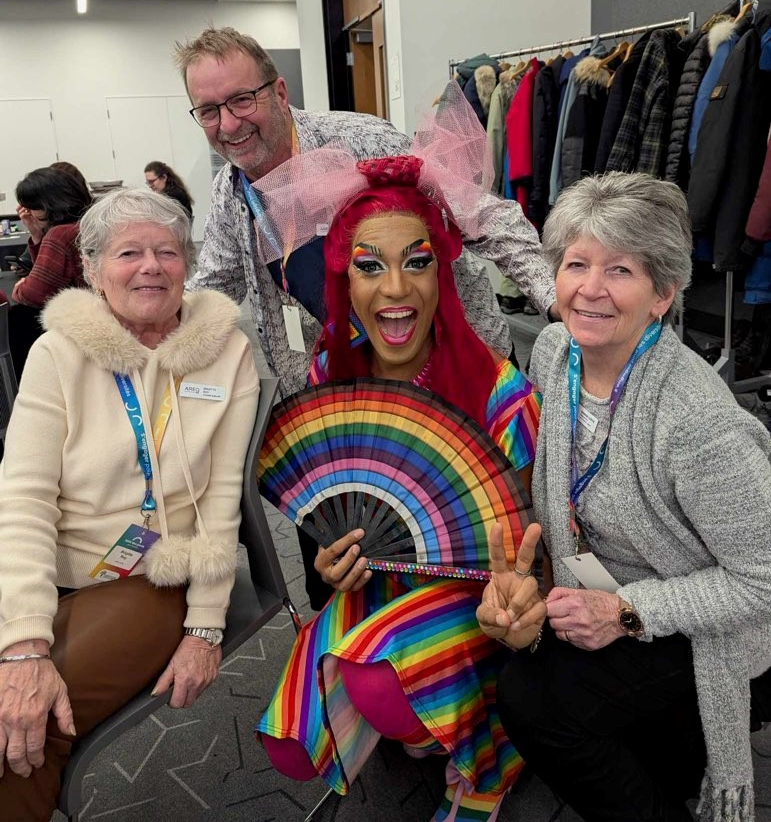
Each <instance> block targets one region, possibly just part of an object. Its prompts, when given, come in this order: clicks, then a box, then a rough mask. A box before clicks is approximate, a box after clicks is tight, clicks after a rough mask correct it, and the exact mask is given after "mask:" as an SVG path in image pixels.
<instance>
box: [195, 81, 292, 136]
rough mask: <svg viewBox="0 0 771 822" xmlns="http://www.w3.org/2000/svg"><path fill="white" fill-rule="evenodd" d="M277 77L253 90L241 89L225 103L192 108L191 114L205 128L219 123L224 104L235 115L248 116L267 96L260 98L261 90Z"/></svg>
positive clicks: (270, 84)
mask: <svg viewBox="0 0 771 822" xmlns="http://www.w3.org/2000/svg"><path fill="white" fill-rule="evenodd" d="M277 79H278V78H277V77H274V78H273V79H272V80H268V82H267V83H263V84H262V85H261V86H259V87H258V88H255V89H252V90H251V91H241V92H239V93H238V94H234V95H233V96H232V97H228V99H227V100H225V102H224V103H206V105H203V106H196V107H195V108H191V109H190V114H191V115H192V117H193V119H194V120H195V121H196V123H198V125H199V126H203V127H204V128H207V127H208V126H214V125H217V124H218V123H219V121H220V109H221V108H222V106H225V108H227V110H228V111H229V112H230V113H231V114H232V115H233V116H234V117H248V116H249V115H250V114H254V112H255V111H257V104H258V103H259V102H261V101H262V99H264V97H265V95H263V96H262V98H260V100H258V99H257V95H258V94H259V93H260V92H261V91H265V89H266V88H268V86H272V85H273V83H275V82H276V80H277Z"/></svg>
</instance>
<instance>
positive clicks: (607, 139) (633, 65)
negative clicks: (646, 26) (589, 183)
mask: <svg viewBox="0 0 771 822" xmlns="http://www.w3.org/2000/svg"><path fill="white" fill-rule="evenodd" d="M650 36H651V35H650V32H647V33H646V34H643V36H642V37H641V38H640V39H639V40H638V41H637V42H636V43H635V44H634V45H633V46H632V51H631V53H630V54H629V56H628V57H627V59H626V60H624V62H623V63H622V64H621V65H620V66H619V67H618V68H617V69H616V73H615V74H614V75H613V83H612V84H611V86H610V93H609V95H608V104H607V106H606V107H605V116H604V117H603V119H602V128H601V129H600V142H599V144H598V145H597V156H596V157H595V160H594V170H595V172H596V173H598V174H602V172H604V171H605V167H606V166H607V164H608V157H610V152H611V151H612V150H613V143H614V142H615V140H616V135H617V134H618V130H619V128H620V126H621V121H622V120H623V119H624V114H625V113H626V107H627V105H628V103H629V98H630V97H631V96H632V89H633V88H634V81H635V77H636V76H637V70H638V69H639V68H640V63H641V62H642V58H643V54H645V48H646V46H647V45H648V40H649V39H650Z"/></svg>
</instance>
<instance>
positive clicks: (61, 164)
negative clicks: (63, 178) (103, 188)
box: [49, 160, 90, 190]
mask: <svg viewBox="0 0 771 822" xmlns="http://www.w3.org/2000/svg"><path fill="white" fill-rule="evenodd" d="M49 168H54V169H56V170H57V171H63V172H64V173H65V174H71V175H72V176H73V177H74V178H75V179H76V180H77V181H78V182H79V183H80V184H81V185H82V186H83V188H85V189H89V186H88V183H87V182H86V178H85V177H84V176H83V172H82V171H81V170H80V169H79V168H78V167H77V166H76V165H74V164H73V163H68V162H67V161H66V160H57V161H56V162H55V163H51V165H50V166H49ZM89 190H90V189H89Z"/></svg>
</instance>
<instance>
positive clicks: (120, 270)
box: [0, 189, 259, 822]
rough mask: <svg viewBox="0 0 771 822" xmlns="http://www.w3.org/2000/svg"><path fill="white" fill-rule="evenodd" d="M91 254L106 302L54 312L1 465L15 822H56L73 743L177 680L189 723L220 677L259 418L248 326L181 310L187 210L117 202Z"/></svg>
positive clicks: (3, 698) (3, 634)
mask: <svg viewBox="0 0 771 822" xmlns="http://www.w3.org/2000/svg"><path fill="white" fill-rule="evenodd" d="M80 243H81V247H82V252H83V264H84V268H85V273H86V278H87V280H88V282H89V284H90V286H91V290H88V291H87V290H83V289H68V290H66V291H63V292H62V293H61V294H58V295H57V296H56V297H54V298H53V299H52V300H50V301H49V303H48V304H47V306H46V308H45V310H44V312H43V325H44V326H45V328H46V333H45V334H43V336H42V337H41V338H40V339H39V340H38V341H37V342H36V343H35V345H34V346H33V347H32V350H31V352H30V355H29V359H28V362H27V367H26V369H25V371H24V376H23V377H22V380H21V385H20V387H19V394H18V396H17V398H16V402H15V404H14V408H13V414H12V416H11V421H10V425H9V428H8V433H7V437H6V451H5V458H4V459H3V461H2V463H0V774H1V775H0V808H2V819H3V822H48V820H49V819H50V817H51V813H52V812H53V810H54V808H55V806H56V798H57V792H58V790H59V780H60V774H61V772H62V769H63V767H64V766H65V764H66V762H67V758H68V756H69V753H70V750H71V747H72V744H73V742H74V741H75V740H76V739H77V738H79V737H82V736H83V735H85V734H87V733H88V732H89V731H90V730H91V729H92V728H94V726H95V725H97V724H98V723H100V722H101V721H102V720H104V719H105V718H106V717H107V716H109V715H110V714H112V713H114V712H115V711H116V710H117V709H118V708H120V707H121V706H122V705H124V704H125V703H126V702H128V700H129V699H131V698H132V697H133V696H134V695H135V694H136V693H138V692H139V691H141V690H142V689H143V688H145V687H146V686H147V685H148V684H149V683H151V682H152V681H153V680H154V679H155V678H157V677H158V676H159V674H160V678H158V679H157V681H156V684H155V688H154V693H156V694H158V693H164V692H165V691H167V690H168V689H169V688H171V689H172V695H171V703H170V704H171V706H172V707H174V708H182V707H188V706H190V705H192V704H193V702H194V701H195V700H196V698H197V697H198V696H199V694H200V693H201V692H202V691H203V690H204V689H205V688H206V687H207V686H208V685H209V684H210V683H211V682H212V681H213V679H214V678H215V677H216V675H217V671H218V667H219V662H220V659H221V654H220V649H219V647H218V646H219V643H220V641H221V639H222V629H223V628H224V627H225V612H226V610H227V607H228V601H229V595H230V590H231V588H232V585H233V580H234V573H235V564H236V546H237V542H238V527H239V523H240V507H239V506H240V499H241V487H242V478H243V465H244V459H245V455H246V449H247V447H248V444H249V439H250V436H251V433H252V428H253V425H254V419H255V414H256V410H257V399H258V392H259V382H258V378H257V373H256V371H255V368H254V361H253V357H252V351H251V346H250V344H249V341H248V339H247V338H246V336H245V335H244V334H243V333H242V332H241V331H240V330H239V329H238V318H239V312H238V307H237V306H236V305H235V303H233V302H232V301H231V300H230V299H228V298H227V297H225V296H224V295H222V294H219V293H215V292H211V291H201V292H197V293H196V294H192V295H188V296H183V284H184V281H185V278H186V277H188V276H189V275H190V274H191V272H192V270H193V265H194V262H195V249H194V245H193V241H192V238H191V234H190V221H189V219H188V216H187V214H186V213H185V211H184V210H183V209H182V207H181V206H180V205H179V204H178V203H177V202H175V201H174V200H172V199H170V198H168V197H163V196H162V195H160V194H155V193H153V192H151V191H147V190H146V189H137V190H123V189H121V190H118V191H115V192H112V193H110V194H108V195H106V196H105V197H103V198H102V199H100V200H99V201H98V202H97V203H95V204H94V205H93V206H92V207H91V209H89V211H88V212H87V213H86V214H85V215H84V216H83V219H82V222H81V227H80ZM183 378H184V379H185V380H186V383H182V386H183V387H182V390H181V391H180V396H179V397H178V396H177V388H178V385H179V382H180V380H182V379H183ZM191 383H192V384H194V385H200V384H204V385H211V386H217V387H219V388H220V390H221V395H222V397H223V400H222V401H220V402H211V401H208V400H201V399H198V398H196V397H195V396H193V395H188V394H186V393H185V392H184V385H185V384H191ZM145 432H147V434H145ZM150 432H152V439H151V438H150V436H149V434H150ZM164 434H165V436H164ZM148 440H149V447H148ZM111 546H113V547H112V548H111ZM4 760H7V765H6V764H5V763H4Z"/></svg>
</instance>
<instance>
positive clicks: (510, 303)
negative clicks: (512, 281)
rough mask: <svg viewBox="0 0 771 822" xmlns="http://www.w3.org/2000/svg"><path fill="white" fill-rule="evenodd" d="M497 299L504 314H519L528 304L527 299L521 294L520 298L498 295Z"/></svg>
mask: <svg viewBox="0 0 771 822" xmlns="http://www.w3.org/2000/svg"><path fill="white" fill-rule="evenodd" d="M497 297H498V302H499V303H500V306H501V311H503V313H504V314H518V313H519V312H520V311H522V309H523V308H524V307H525V303H526V302H527V298H526V297H524V296H523V295H521V294H520V296H519V297H501V295H500V294H498V295H497Z"/></svg>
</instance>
